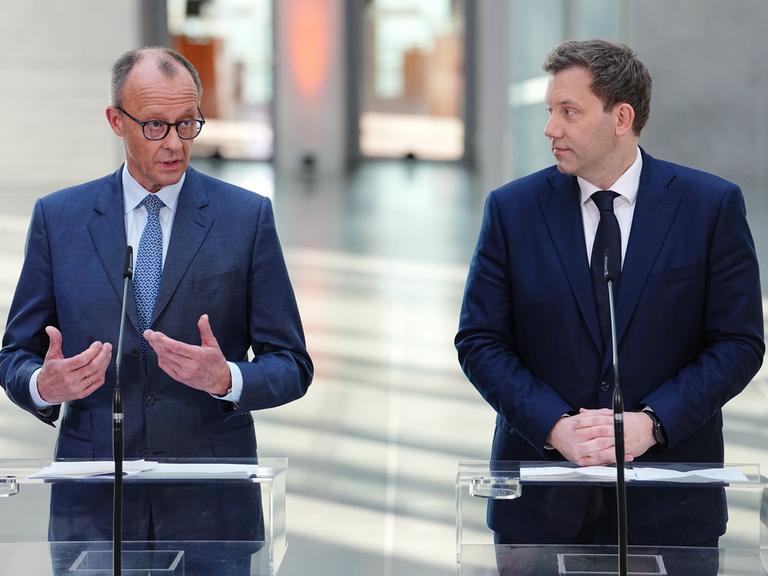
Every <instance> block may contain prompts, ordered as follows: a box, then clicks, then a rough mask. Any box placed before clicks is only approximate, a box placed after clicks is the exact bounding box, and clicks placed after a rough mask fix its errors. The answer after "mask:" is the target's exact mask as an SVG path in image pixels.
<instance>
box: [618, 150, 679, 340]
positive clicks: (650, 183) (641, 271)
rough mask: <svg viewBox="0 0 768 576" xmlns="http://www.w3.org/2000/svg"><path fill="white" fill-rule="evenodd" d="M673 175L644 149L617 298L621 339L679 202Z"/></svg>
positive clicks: (619, 335) (619, 337)
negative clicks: (672, 186) (673, 185)
mask: <svg viewBox="0 0 768 576" xmlns="http://www.w3.org/2000/svg"><path fill="white" fill-rule="evenodd" d="M674 177H675V175H674V173H673V172H672V171H671V170H669V169H668V168H666V167H665V166H664V165H662V164H660V163H658V162H657V161H656V160H655V159H654V158H652V157H651V156H648V155H647V154H645V152H643V171H642V174H641V175H640V187H639V189H638V193H637V205H636V206H635V213H634V216H633V218H632V230H631V232H630V235H629V244H628V245H627V253H626V256H625V258H624V265H623V267H622V270H621V282H620V284H621V286H620V290H619V295H618V298H617V309H616V332H617V338H618V340H619V341H621V338H622V336H623V335H624V332H625V331H626V329H627V326H628V325H629V322H630V320H631V319H632V315H633V314H634V312H635V308H636V307H637V303H638V301H639V300H640V296H641V294H642V293H643V290H644V289H645V283H646V281H647V280H648V275H649V274H650V271H651V268H652V267H653V263H654V262H655V261H656V258H657V257H658V254H659V251H660V250H661V247H662V245H663V243H664V239H665V238H666V236H667V233H668V231H669V227H670V226H671V225H672V221H673V220H674V218H675V214H677V210H678V208H679V206H680V194H679V193H678V192H677V191H675V190H673V189H671V188H670V187H669V185H670V183H671V182H672V180H674Z"/></svg>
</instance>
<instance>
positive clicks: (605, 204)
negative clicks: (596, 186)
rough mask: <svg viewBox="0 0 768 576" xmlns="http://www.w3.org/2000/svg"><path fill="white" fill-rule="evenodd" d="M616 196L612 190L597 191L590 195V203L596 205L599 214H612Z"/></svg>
mask: <svg viewBox="0 0 768 576" xmlns="http://www.w3.org/2000/svg"><path fill="white" fill-rule="evenodd" d="M616 196H618V194H617V193H616V192H614V191H613V190H598V191H597V192H595V193H594V194H592V196H591V198H592V201H593V202H594V203H595V204H596V205H597V209H598V210H600V212H613V199H614V198H616Z"/></svg>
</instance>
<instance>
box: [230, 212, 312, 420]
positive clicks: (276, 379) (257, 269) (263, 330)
mask: <svg viewBox="0 0 768 576" xmlns="http://www.w3.org/2000/svg"><path fill="white" fill-rule="evenodd" d="M257 226H258V227H257V233H256V240H255V242H254V246H253V254H252V260H251V265H250V270H249V272H248V284H249V286H248V305H249V310H248V311H247V313H248V315H249V318H248V323H249V332H250V338H251V347H252V349H253V352H254V358H253V360H252V361H251V362H237V363H236V364H237V366H238V367H239V368H240V371H241V372H242V375H243V392H242V395H241V396H240V402H239V408H240V410H258V409H263V408H272V407H274V406H280V405H281V404H286V403H288V402H291V401H292V400H295V399H297V398H300V397H302V396H303V395H304V394H305V393H306V391H307V388H308V387H309V385H310V383H311V381H312V374H313V365H312V360H311V359H310V357H309V354H308V353H307V350H306V345H305V341H304V331H303V328H302V325H301V318H300V316H299V311H298V307H297V305H296V298H295V296H294V293H293V288H292V286H291V281H290V279H289V277H288V271H287V269H286V266H285V261H284V259H283V253H282V250H281V249H280V242H279V240H278V237H277V231H276V229H275V220H274V216H273V214H272V205H271V203H270V201H269V200H268V199H265V200H264V202H263V205H262V208H261V210H260V211H259V218H258V225H257Z"/></svg>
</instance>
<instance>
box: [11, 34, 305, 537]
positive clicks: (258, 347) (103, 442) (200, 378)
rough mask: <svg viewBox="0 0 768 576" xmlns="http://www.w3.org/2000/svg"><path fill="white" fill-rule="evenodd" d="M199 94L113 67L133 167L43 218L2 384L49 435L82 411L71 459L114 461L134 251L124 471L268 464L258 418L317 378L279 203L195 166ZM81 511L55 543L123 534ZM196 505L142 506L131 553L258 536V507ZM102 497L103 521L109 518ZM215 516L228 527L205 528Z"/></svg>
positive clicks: (163, 55) (66, 500)
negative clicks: (260, 447) (126, 283)
mask: <svg viewBox="0 0 768 576" xmlns="http://www.w3.org/2000/svg"><path fill="white" fill-rule="evenodd" d="M200 96H201V85H200V79H199V76H198V74H197V71H196V70H195V69H194V67H193V66H192V64H191V63H190V62H188V61H187V60H186V59H185V58H184V57H183V56H181V55H180V54H178V53H176V52H174V51H172V50H169V49H165V48H148V49H142V50H134V51H131V52H128V53H126V54H124V55H123V56H121V57H120V58H119V59H118V60H117V62H116V63H115V64H114V66H113V69H112V78H111V103H110V105H109V106H108V107H107V109H106V116H107V120H108V121H109V125H110V127H111V128H112V130H113V131H114V133H115V134H116V135H117V136H118V137H120V138H121V139H122V140H123V144H124V147H125V164H124V165H123V166H122V167H121V168H120V169H118V170H117V172H115V173H114V174H112V175H110V176H106V177H104V178H101V179H99V180H96V181H94V182H89V183H86V184H82V185H79V186H75V187H73V188H69V189H66V190H62V191H59V192H57V193H55V194H51V195H50V196H47V197H45V198H42V199H40V200H38V201H37V203H36V205H35V208H34V213H33V216H32V223H31V227H30V232H29V237H28V241H27V248H26V257H25V261H24V266H23V269H22V273H21V277H20V279H19V284H18V287H17V289H16V294H15V297H14V300H13V304H12V306H11V310H10V314H9V318H8V323H7V328H6V332H5V335H4V339H3V348H2V351H1V352H0V382H2V385H3V387H4V388H5V390H6V392H7V394H8V396H9V397H10V398H11V400H12V401H13V402H15V403H16V404H18V405H19V406H21V407H22V408H24V409H25V410H27V411H29V412H31V413H32V414H33V415H35V416H36V417H37V418H39V419H40V420H41V421H43V422H45V423H47V424H51V425H53V423H54V422H55V421H56V420H57V419H58V418H59V416H60V411H61V406H62V405H66V406H67V409H66V411H65V412H64V416H63V419H62V421H61V424H60V430H59V437H58V442H57V445H56V453H55V456H56V458H59V459H61V458H77V459H111V457H112V439H111V421H112V418H111V398H112V390H113V386H114V382H115V360H116V359H115V357H114V347H115V345H116V343H117V336H118V326H119V322H120V311H121V304H122V294H123V268H124V261H125V255H126V250H127V247H128V246H132V247H133V253H134V255H135V258H136V262H135V274H134V278H133V282H132V283H131V286H130V289H129V295H128V299H127V316H128V320H127V321H126V331H125V336H124V344H123V350H122V355H123V357H122V365H121V382H122V390H123V403H124V407H125V421H124V434H125V457H126V459H137V458H146V459H162V458H174V457H184V458H197V459H199V458H221V457H226V458H254V457H255V456H256V439H255V435H254V428H253V419H252V417H251V414H250V412H251V411H252V410H258V409H263V408H271V407H274V406H279V405H281V404H285V403H287V402H290V401H292V400H295V399H297V398H299V397H301V396H303V395H304V393H305V392H306V390H307V387H308V386H309V384H310V381H311V379H312V373H313V367H312V362H311V360H310V358H309V355H308V354H307V351H306V348H305V342H304V334H303V330H302V326H301V321H300V318H299V313H298V310H297V306H296V302H295V298H294V294H293V290H292V287H291V283H290V280H289V278H288V273H287V270H286V267H285V263H284V261H283V256H282V253H281V249H280V245H279V241H278V237H277V234H276V231H275V224H274V219H273V215H272V208H271V205H270V202H269V200H268V199H266V198H264V197H262V196H259V195H258V194H254V193H252V192H249V191H246V190H243V189H240V188H237V187H235V186H232V185H229V184H226V183H224V182H221V181H219V180H216V179H214V178H211V177H209V176H206V175H204V174H201V173H199V172H197V171H196V170H194V169H192V168H190V167H189V159H190V148H191V145H192V140H193V139H194V138H195V137H196V136H197V135H198V134H199V133H200V131H201V129H202V128H203V125H204V123H205V120H204V119H203V116H202V114H201V113H200V108H199V106H200ZM249 350H251V351H252V352H253V359H252V360H251V361H249V360H248V352H249ZM181 493H184V492H183V491H182V492H181ZM169 494H170V492H169ZM75 496H76V494H74V491H72V490H71V489H70V491H68V492H66V493H59V494H57V495H56V494H55V495H54V507H57V509H58V510H59V511H60V512H61V511H62V510H63V511H65V512H66V513H65V514H58V515H57V516H56V517H55V518H54V519H53V520H52V524H51V529H52V533H53V535H54V536H57V534H56V532H57V530H60V532H61V534H63V535H64V537H65V539H67V540H75V539H82V540H88V539H94V538H97V537H99V536H104V535H107V536H109V535H110V534H111V523H110V520H109V517H108V515H107V514H105V515H104V517H103V518H101V519H99V520H94V519H93V518H89V519H88V521H83V522H77V521H76V516H77V514H78V513H79V512H80V511H81V509H80V508H78V506H79V505H80V504H82V502H80V501H79V500H78V499H77V498H76V497H75ZM102 496H103V497H104V499H105V500H109V499H110V498H109V497H108V494H106V493H105V494H102ZM187 496H189V494H187ZM187 496H185V497H184V498H181V497H179V498H176V499H174V498H173V497H168V498H164V499H156V498H155V497H154V496H153V497H152V498H150V497H148V496H147V495H141V496H137V497H136V498H135V499H134V501H133V502H132V504H131V505H130V506H129V505H128V501H126V534H125V538H126V540H129V539H134V540H145V539H147V538H149V537H158V538H162V539H176V536H178V535H179V534H181V531H184V530H187V532H188V531H189V529H190V528H191V527H193V528H195V529H199V530H204V528H205V526H206V522H210V523H211V525H215V526H216V527H223V529H224V530H223V531H219V532H218V533H217V534H216V536H217V538H219V539H222V540H228V539H250V538H252V536H253V534H245V536H244V535H243V532H242V531H240V528H241V526H240V523H238V522H237V520H236V519H237V517H238V516H239V515H241V514H243V510H244V509H247V506H248V505H252V504H253V505H256V506H258V502H255V503H249V502H246V501H243V500H239V499H240V498H241V496H242V495H241V496H237V497H236V498H235V501H236V502H239V504H240V505H241V506H240V507H239V508H238V506H234V507H233V506H232V500H231V497H232V493H226V494H206V496H205V498H208V500H207V501H203V499H201V498H197V499H195V498H192V497H187ZM91 497H92V501H91V502H90V503H88V504H87V505H86V506H85V508H84V509H87V510H88V511H93V510H96V509H98V508H99V505H97V502H96V501H94V500H93V496H92V495H91ZM249 497H250V496H242V498H244V499H246V500H247V498H249ZM150 501H151V502H150ZM103 508H104V510H111V506H110V505H106V506H104V507H103ZM198 509H199V510H198ZM216 509H218V510H217V513H216V515H214V516H215V518H213V519H210V518H209V519H208V520H204V518H207V517H206V516H201V515H196V514H195V511H196V510H198V511H199V512H200V513H201V514H203V513H204V512H205V511H206V510H216ZM181 510H185V512H184V513H181V512H180V511H181ZM254 510H255V511H256V512H258V508H256V509H254ZM201 519H203V520H201ZM59 539H60V538H59ZM185 539H186V538H185Z"/></svg>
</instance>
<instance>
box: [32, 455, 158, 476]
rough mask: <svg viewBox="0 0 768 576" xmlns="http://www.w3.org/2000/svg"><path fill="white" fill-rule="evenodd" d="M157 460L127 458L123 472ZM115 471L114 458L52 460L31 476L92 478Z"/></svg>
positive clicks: (149, 465)
mask: <svg viewBox="0 0 768 576" xmlns="http://www.w3.org/2000/svg"><path fill="white" fill-rule="evenodd" d="M157 464H158V463H157V462H151V461H148V460H126V461H125V462H123V474H124V475H126V476H130V475H132V474H139V473H141V472H145V471H147V470H152V469H153V468H156V467H157ZM114 473H115V463H114V461H112V460H96V461H90V460H89V461H85V462H67V461H62V462H51V464H50V465H48V466H46V467H44V468H42V469H41V470H39V471H38V472H35V473H34V474H32V475H30V476H29V477H30V478H37V479H42V480H60V479H66V478H91V477H94V476H107V475H113V474H114Z"/></svg>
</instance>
